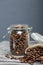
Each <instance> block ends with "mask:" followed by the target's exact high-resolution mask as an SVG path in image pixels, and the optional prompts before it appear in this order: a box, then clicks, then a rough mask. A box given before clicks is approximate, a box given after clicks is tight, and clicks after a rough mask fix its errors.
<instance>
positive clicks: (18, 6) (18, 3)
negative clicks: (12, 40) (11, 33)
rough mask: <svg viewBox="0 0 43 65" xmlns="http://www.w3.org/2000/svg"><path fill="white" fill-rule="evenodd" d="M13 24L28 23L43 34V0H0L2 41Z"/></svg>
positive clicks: (0, 37) (0, 32)
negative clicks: (7, 29)
mask: <svg viewBox="0 0 43 65" xmlns="http://www.w3.org/2000/svg"><path fill="white" fill-rule="evenodd" d="M11 24H28V25H29V26H32V27H33V32H38V33H40V34H43V0H0V41H1V40H3V39H2V36H3V35H4V34H5V33H6V32H7V31H6V28H7V27H8V26H9V25H11ZM6 39H8V37H7V38H6Z"/></svg>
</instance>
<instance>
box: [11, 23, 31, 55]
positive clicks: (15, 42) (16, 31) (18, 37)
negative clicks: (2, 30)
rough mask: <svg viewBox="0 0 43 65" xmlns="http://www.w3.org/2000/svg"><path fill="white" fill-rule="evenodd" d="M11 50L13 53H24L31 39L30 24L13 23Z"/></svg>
mask: <svg viewBox="0 0 43 65" xmlns="http://www.w3.org/2000/svg"><path fill="white" fill-rule="evenodd" d="M10 30H11V34H10V51H11V53H12V54H13V55H24V53H25V49H26V48H27V47H28V43H29V41H30V39H29V38H30V37H29V34H30V28H28V25H23V24H22V25H13V26H11V28H10Z"/></svg>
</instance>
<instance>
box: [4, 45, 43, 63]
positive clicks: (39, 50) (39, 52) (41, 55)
mask: <svg viewBox="0 0 43 65" xmlns="http://www.w3.org/2000/svg"><path fill="white" fill-rule="evenodd" d="M5 57H7V58H10V59H15V60H20V62H21V63H30V64H33V63H34V62H36V61H38V62H40V63H42V64H43V47H40V46H37V47H34V48H30V49H28V50H27V53H26V54H24V56H23V57H20V58H16V57H14V56H12V55H9V54H6V55H5Z"/></svg>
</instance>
